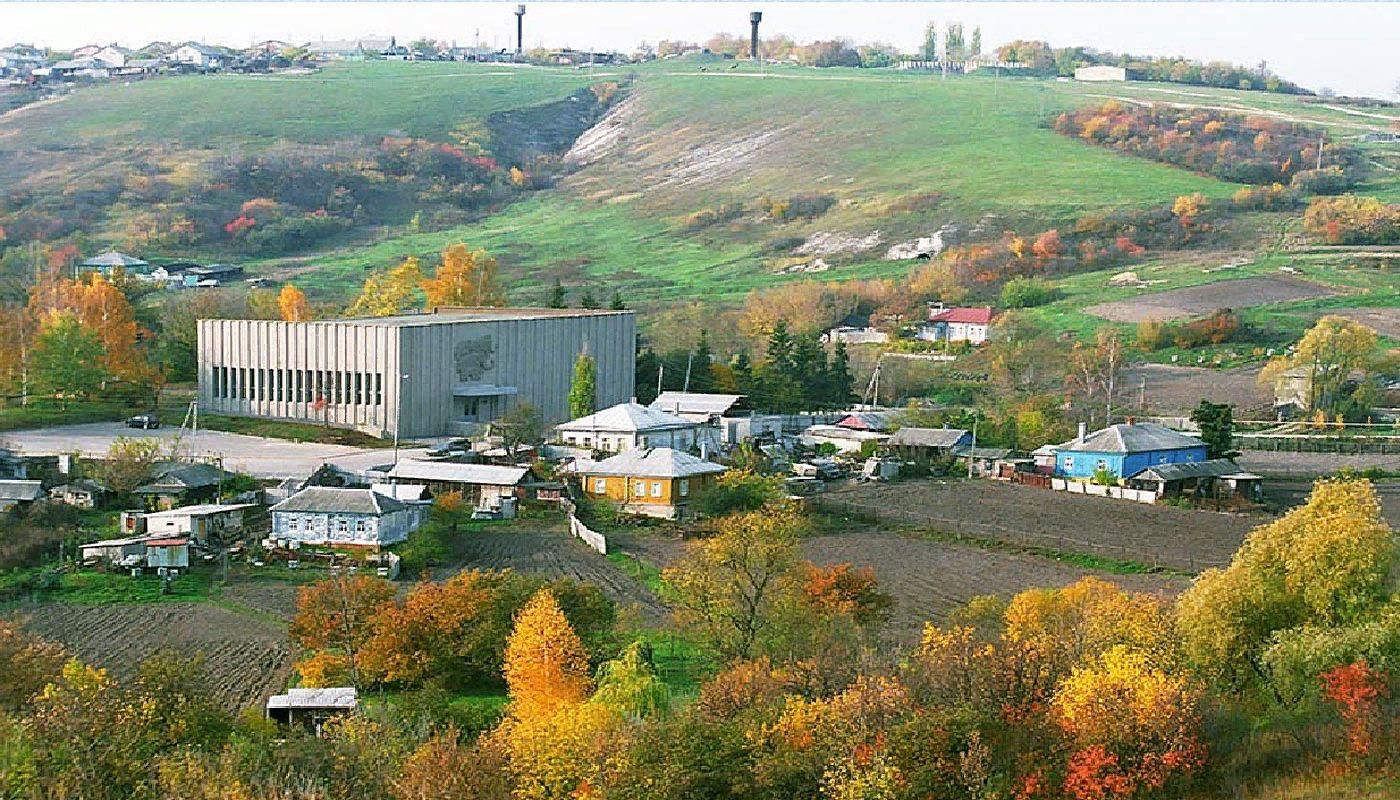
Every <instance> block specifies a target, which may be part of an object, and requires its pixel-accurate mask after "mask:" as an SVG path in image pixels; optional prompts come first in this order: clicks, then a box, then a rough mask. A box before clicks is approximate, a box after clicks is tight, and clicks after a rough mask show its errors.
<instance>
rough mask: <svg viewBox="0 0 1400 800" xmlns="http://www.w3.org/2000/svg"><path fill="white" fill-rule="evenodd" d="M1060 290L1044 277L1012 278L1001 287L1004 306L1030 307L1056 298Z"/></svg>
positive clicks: (1041, 304)
mask: <svg viewBox="0 0 1400 800" xmlns="http://www.w3.org/2000/svg"><path fill="white" fill-rule="evenodd" d="M1059 297H1060V290H1059V289H1058V288H1057V287H1056V286H1055V285H1054V284H1053V283H1051V282H1050V281H1047V280H1045V279H1044V278H1012V279H1011V280H1009V281H1007V282H1006V285H1005V286H1003V287H1001V304H1002V306H1004V307H1005V308H1031V307H1032V306H1043V305H1045V304H1046V303H1049V302H1052V301H1054V300H1058V299H1059Z"/></svg>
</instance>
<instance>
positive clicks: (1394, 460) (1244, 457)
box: [1235, 450, 1400, 486]
mask: <svg viewBox="0 0 1400 800" xmlns="http://www.w3.org/2000/svg"><path fill="white" fill-rule="evenodd" d="M1235 463H1237V464H1239V465H1240V466H1241V467H1242V468H1244V469H1247V470H1249V471H1250V472H1257V473H1259V474H1260V475H1263V476H1264V477H1266V478H1272V477H1278V478H1294V479H1307V478H1313V477H1316V476H1318V475H1331V474H1332V473H1334V472H1337V471H1339V470H1341V469H1344V468H1348V467H1349V468H1351V469H1356V470H1363V469H1367V468H1368V467H1380V468H1381V469H1384V470H1387V471H1390V472H1398V471H1400V455H1396V454H1394V453H1389V454H1381V453H1372V454H1361V455H1356V454H1352V453H1285V452H1272V451H1269V450H1245V451H1243V452H1242V453H1240V457H1239V458H1237V459H1235ZM1265 485H1266V486H1267V485H1268V484H1267V483H1266V484H1265Z"/></svg>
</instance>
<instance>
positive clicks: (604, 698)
mask: <svg viewBox="0 0 1400 800" xmlns="http://www.w3.org/2000/svg"><path fill="white" fill-rule="evenodd" d="M590 702H593V703H600V704H602V705H605V706H608V707H610V708H612V709H614V710H615V711H617V712H618V713H620V714H622V715H623V716H625V717H627V718H628V719H630V720H633V721H640V720H643V719H650V718H654V717H660V716H664V715H665V714H666V713H667V712H668V711H669V710H670V708H671V692H670V689H669V688H668V687H667V686H666V684H665V682H663V681H662V680H661V678H660V677H659V676H658V675H657V674H656V667H655V665H653V664H652V661H651V647H650V645H647V644H645V643H643V642H633V643H632V644H630V645H628V646H627V648H626V649H624V650H623V651H622V655H620V656H618V657H617V658H615V659H613V660H612V661H609V662H607V663H605V664H603V665H602V666H601V667H599V668H598V689H597V691H595V692H594V693H593V697H592V698H590Z"/></svg>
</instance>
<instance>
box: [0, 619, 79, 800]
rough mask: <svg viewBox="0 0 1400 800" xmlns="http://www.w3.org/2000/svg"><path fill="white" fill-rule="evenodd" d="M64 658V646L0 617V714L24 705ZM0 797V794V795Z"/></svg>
mask: <svg viewBox="0 0 1400 800" xmlns="http://www.w3.org/2000/svg"><path fill="white" fill-rule="evenodd" d="M67 660H68V654H67V653H66V652H65V651H64V649H63V648H62V647H61V646H59V645H57V644H54V643H53V642H49V641H46V640H44V639H40V638H39V637H37V636H34V635H33V634H31V633H29V632H28V631H26V630H24V629H23V628H21V627H20V625H19V623H18V622H16V621H14V620H6V619H0V713H4V712H6V711H15V710H18V709H20V708H22V707H24V706H27V705H28V704H29V702H30V700H32V699H33V698H34V697H35V696H36V695H38V694H39V691H40V690H42V689H43V688H44V686H45V684H48V683H49V682H51V681H53V680H54V679H56V678H57V677H58V674H59V672H60V671H61V670H62V669H63V665H64V663H65V662H66V661H67ZM0 796H2V795H0Z"/></svg>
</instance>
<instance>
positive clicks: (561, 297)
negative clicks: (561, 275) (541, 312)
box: [545, 278, 569, 308]
mask: <svg viewBox="0 0 1400 800" xmlns="http://www.w3.org/2000/svg"><path fill="white" fill-rule="evenodd" d="M568 300H569V298H568V295H566V294H565V293H564V284H562V283H560V282H559V279H558V278H555V279H554V286H553V287H552V288H551V289H550V290H549V300H548V302H546V303H545V305H547V306H549V307H550V308H565V307H567V306H568V304H569V302H568Z"/></svg>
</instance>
